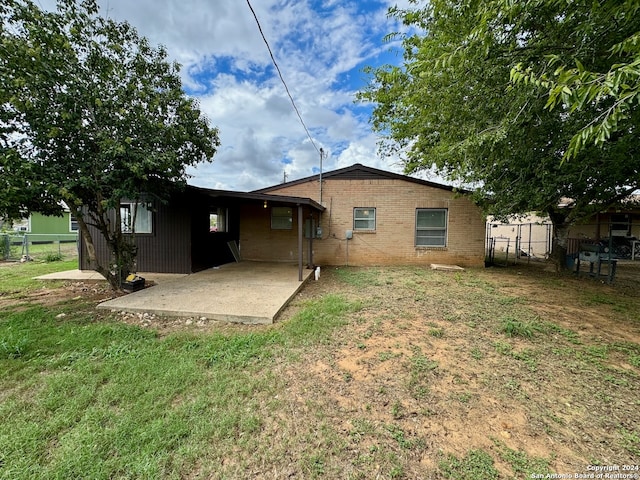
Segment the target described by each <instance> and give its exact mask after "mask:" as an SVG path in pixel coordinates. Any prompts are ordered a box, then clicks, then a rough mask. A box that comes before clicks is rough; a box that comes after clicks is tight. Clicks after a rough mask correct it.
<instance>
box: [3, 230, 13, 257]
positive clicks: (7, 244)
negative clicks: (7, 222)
mask: <svg viewBox="0 0 640 480" xmlns="http://www.w3.org/2000/svg"><path fill="white" fill-rule="evenodd" d="M2 239H3V240H2V259H3V260H9V255H10V254H11V240H9V235H3V236H2Z"/></svg>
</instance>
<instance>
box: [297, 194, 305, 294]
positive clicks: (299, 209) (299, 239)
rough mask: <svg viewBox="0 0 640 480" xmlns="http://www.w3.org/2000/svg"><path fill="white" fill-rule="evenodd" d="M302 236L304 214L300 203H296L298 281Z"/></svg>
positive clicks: (300, 279)
mask: <svg viewBox="0 0 640 480" xmlns="http://www.w3.org/2000/svg"><path fill="white" fill-rule="evenodd" d="M303 237H304V216H303V214H302V205H298V281H299V282H301V281H302V248H303V246H302V243H303V242H302V239H303Z"/></svg>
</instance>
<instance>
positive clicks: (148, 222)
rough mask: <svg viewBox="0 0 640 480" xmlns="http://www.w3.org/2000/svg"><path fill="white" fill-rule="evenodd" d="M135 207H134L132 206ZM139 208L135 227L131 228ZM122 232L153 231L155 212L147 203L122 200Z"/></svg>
mask: <svg viewBox="0 0 640 480" xmlns="http://www.w3.org/2000/svg"><path fill="white" fill-rule="evenodd" d="M132 207H133V208H132ZM136 208H137V210H138V211H137V213H136V215H135V217H136V224H135V228H134V229H133V231H132V229H131V225H130V222H131V219H132V218H133V216H134V215H133V214H134V209H136ZM120 222H121V227H122V233H136V234H138V233H153V212H152V211H151V209H150V208H148V206H147V204H146V203H135V202H122V203H121V204H120Z"/></svg>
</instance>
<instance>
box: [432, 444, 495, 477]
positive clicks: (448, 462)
mask: <svg viewBox="0 0 640 480" xmlns="http://www.w3.org/2000/svg"><path fill="white" fill-rule="evenodd" d="M439 466H440V471H441V472H442V474H443V476H444V478H450V479H453V480H491V479H497V478H500V474H499V472H498V470H496V468H495V467H494V465H493V458H492V457H491V455H489V454H488V453H487V452H485V451H484V450H469V452H468V453H467V455H466V456H465V457H464V458H462V459H458V458H457V457H456V456H455V455H447V456H446V458H445V459H444V460H442V461H440V465H439Z"/></svg>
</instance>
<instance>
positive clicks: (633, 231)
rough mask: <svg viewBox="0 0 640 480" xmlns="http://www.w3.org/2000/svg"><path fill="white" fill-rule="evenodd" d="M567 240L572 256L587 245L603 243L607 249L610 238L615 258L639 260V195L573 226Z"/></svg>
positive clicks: (568, 250)
mask: <svg viewBox="0 0 640 480" xmlns="http://www.w3.org/2000/svg"><path fill="white" fill-rule="evenodd" d="M568 237H569V242H568V245H567V247H568V248H567V253H569V254H575V253H577V252H578V251H579V249H580V245H581V244H584V243H587V244H588V243H596V242H601V243H603V246H604V247H608V245H609V238H611V244H612V246H613V253H614V255H615V256H616V257H618V258H632V257H633V258H634V259H638V258H640V241H638V239H640V195H634V196H632V197H630V198H629V199H628V200H627V201H625V202H623V203H621V204H620V205H617V206H615V207H611V208H609V209H608V210H606V211H604V212H600V213H596V214H595V215H593V216H591V217H589V218H587V219H585V220H583V221H581V222H578V223H576V224H575V225H572V226H571V228H570V229H569V235H568ZM633 249H635V252H633Z"/></svg>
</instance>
